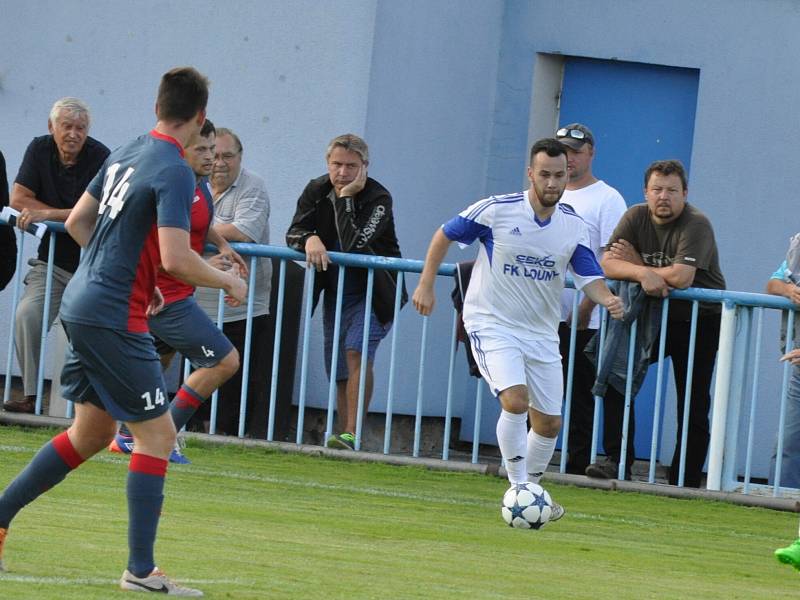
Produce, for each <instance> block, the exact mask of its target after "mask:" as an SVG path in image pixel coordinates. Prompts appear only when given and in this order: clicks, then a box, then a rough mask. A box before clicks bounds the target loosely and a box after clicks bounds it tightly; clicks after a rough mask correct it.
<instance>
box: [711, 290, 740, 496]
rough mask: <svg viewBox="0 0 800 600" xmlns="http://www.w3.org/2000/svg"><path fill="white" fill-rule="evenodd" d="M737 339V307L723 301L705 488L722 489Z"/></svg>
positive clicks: (727, 301)
mask: <svg viewBox="0 0 800 600" xmlns="http://www.w3.org/2000/svg"><path fill="white" fill-rule="evenodd" d="M735 342H736V306H735V305H734V303H733V302H731V301H729V300H726V301H725V302H724V303H723V304H722V319H721V323H720V329H719V348H718V349H717V381H716V384H715V385H714V399H713V401H712V402H713V413H714V417H713V419H712V420H711V441H710V443H709V446H708V479H707V482H706V488H707V489H709V490H713V491H720V489H722V466H723V462H724V458H725V427H726V423H727V421H728V401H729V397H730V391H731V369H732V367H733V349H734V345H735Z"/></svg>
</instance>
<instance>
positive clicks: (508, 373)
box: [469, 329, 529, 484]
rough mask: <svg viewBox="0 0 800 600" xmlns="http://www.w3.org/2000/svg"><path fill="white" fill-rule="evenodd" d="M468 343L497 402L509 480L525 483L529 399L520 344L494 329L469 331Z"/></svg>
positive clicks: (499, 438) (499, 434)
mask: <svg viewBox="0 0 800 600" xmlns="http://www.w3.org/2000/svg"><path fill="white" fill-rule="evenodd" d="M469 340H470V344H471V345H472V352H473V355H474V356H475V361H476V362H477V364H478V368H479V369H480V372H481V375H482V376H483V378H484V380H486V383H487V384H488V385H489V389H491V390H492V392H493V393H494V395H495V396H497V399H498V401H499V402H500V408H501V411H500V416H499V417H498V418H497V427H496V430H495V431H496V433H497V445H498V447H499V448H500V454H501V455H502V457H503V460H504V461H505V467H506V474H507V475H508V480H509V481H510V482H511V483H512V484H514V483H521V482H524V481H527V480H528V470H527V467H526V448H527V432H528V425H527V422H528V401H529V398H528V388H527V384H526V381H525V363H524V357H523V355H522V352H521V349H520V344H519V342H518V341H517V340H516V339H515V338H514V337H513V336H512V335H511V334H510V333H509V332H506V331H497V330H494V329H492V330H489V329H483V330H478V331H470V332H469Z"/></svg>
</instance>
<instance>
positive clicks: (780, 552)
mask: <svg viewBox="0 0 800 600" xmlns="http://www.w3.org/2000/svg"><path fill="white" fill-rule="evenodd" d="M775 558H777V559H778V560H779V561H780V562H782V563H785V564H787V565H792V566H793V567H794V568H795V569H797V570H798V571H800V538H798V539H796V540H795V541H794V542H793V543H792V544H791V545H790V546H786V548H778V549H777V550H775Z"/></svg>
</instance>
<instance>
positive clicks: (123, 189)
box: [97, 163, 135, 219]
mask: <svg viewBox="0 0 800 600" xmlns="http://www.w3.org/2000/svg"><path fill="white" fill-rule="evenodd" d="M119 167H120V164H119V163H114V164H113V165H111V166H110V167H108V169H106V181H105V184H103V199H102V201H101V202H100V207H99V208H98V209H97V214H99V215H102V214H103V213H104V212H105V211H106V208H109V209H110V211H109V213H108V217H109V218H110V219H113V218H114V217H116V216H117V213H119V211H121V210H122V207H123V205H124V204H125V194H126V193H127V192H128V187H129V186H130V182H129V181H128V180H129V179H130V178H131V175H133V172H134V170H135V169H134V168H133V167H128V169H127V170H126V171H125V174H124V175H123V176H122V178H121V179H120V180H119V181H116V179H117V171H119Z"/></svg>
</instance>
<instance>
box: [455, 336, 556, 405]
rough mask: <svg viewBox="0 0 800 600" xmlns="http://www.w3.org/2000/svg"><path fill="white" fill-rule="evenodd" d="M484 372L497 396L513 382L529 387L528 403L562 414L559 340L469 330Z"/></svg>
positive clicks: (487, 381) (476, 358) (480, 366)
mask: <svg viewBox="0 0 800 600" xmlns="http://www.w3.org/2000/svg"><path fill="white" fill-rule="evenodd" d="M469 341H470V344H472V352H473V354H474V356H475V361H476V362H477V363H478V368H479V369H480V371H481V375H483V378H484V379H485V380H486V383H488V384H489V387H490V388H491V390H492V392H493V393H494V395H495V396H499V395H500V392H502V391H503V390H506V389H508V388H510V387H511V386H514V385H524V386H526V387H527V388H528V405H529V406H530V407H531V408H535V409H536V410H538V411H539V412H542V413H544V414H546V415H560V414H561V404H562V399H563V396H564V381H563V377H564V375H563V372H562V369H561V355H560V354H559V351H558V342H556V341H549V340H538V341H532V340H521V339H519V338H518V337H516V336H514V335H513V334H511V333H510V332H508V331H500V330H497V329H480V330H477V331H471V332H469Z"/></svg>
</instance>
